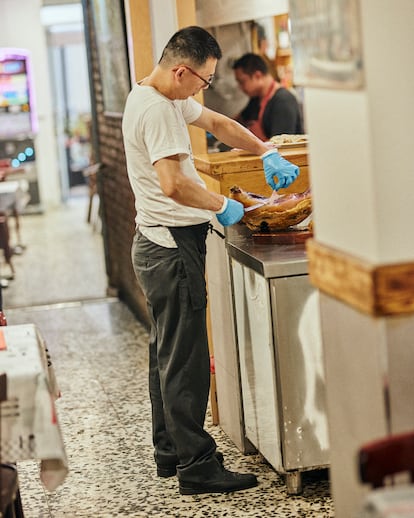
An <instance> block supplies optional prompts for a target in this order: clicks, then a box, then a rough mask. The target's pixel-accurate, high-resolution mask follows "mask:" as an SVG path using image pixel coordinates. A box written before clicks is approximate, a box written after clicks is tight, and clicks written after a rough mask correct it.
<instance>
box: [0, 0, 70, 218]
mask: <svg viewBox="0 0 414 518" xmlns="http://www.w3.org/2000/svg"><path fill="white" fill-rule="evenodd" d="M40 7H41V0H19V1H18V2H16V0H1V13H2V14H1V16H0V47H19V48H25V49H28V50H29V51H30V53H31V57H32V68H33V75H34V83H35V95H36V105H37V111H38V117H39V132H38V135H37V136H36V139H35V146H36V152H37V160H36V166H37V175H38V181H39V189H40V198H41V202H42V204H43V206H44V207H45V208H47V207H49V206H56V205H58V204H59V203H60V186H59V174H58V165H57V153H56V141H55V136H54V127H53V107H52V103H51V98H52V97H51V89H50V82H49V70H48V60H47V49H46V41H45V34H44V31H43V27H42V25H41V23H40Z"/></svg>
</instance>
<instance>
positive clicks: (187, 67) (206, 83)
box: [180, 65, 214, 88]
mask: <svg viewBox="0 0 414 518" xmlns="http://www.w3.org/2000/svg"><path fill="white" fill-rule="evenodd" d="M180 66H181V67H184V68H186V69H187V70H189V71H190V72H191V73H192V74H193V75H194V76H196V77H198V79H201V81H203V83H204V84H205V85H206V88H208V87H209V86H211V83H212V82H213V81H214V74H211V75H210V77H209V78H208V79H204V77H201V76H200V75H199V74H197V72H196V71H195V70H193V69H192V68H191V67H189V66H188V65H180Z"/></svg>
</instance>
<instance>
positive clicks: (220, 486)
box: [179, 468, 257, 495]
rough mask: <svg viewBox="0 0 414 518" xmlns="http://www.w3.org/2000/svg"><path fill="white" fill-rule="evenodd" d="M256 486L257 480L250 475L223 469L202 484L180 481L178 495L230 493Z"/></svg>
mask: <svg viewBox="0 0 414 518" xmlns="http://www.w3.org/2000/svg"><path fill="white" fill-rule="evenodd" d="M255 486H257V478H256V476H255V475H252V474H250V473H233V472H232V471H228V470H227V469H225V468H222V469H221V471H220V472H218V473H216V474H215V475H214V476H213V477H211V478H210V477H209V478H206V480H205V481H204V482H186V481H185V480H180V486H179V488H180V494H182V495H199V494H201V493H231V492H232V491H242V490H243V489H249V488H251V487H255Z"/></svg>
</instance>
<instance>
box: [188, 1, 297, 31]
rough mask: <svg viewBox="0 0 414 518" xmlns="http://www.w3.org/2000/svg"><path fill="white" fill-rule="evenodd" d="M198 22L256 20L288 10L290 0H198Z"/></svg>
mask: <svg viewBox="0 0 414 518" xmlns="http://www.w3.org/2000/svg"><path fill="white" fill-rule="evenodd" d="M196 6H197V7H196V8H197V22H198V23H199V25H201V26H203V27H215V26H218V25H227V24H228V23H238V22H245V21H248V20H256V19H257V18H263V17H265V16H276V15H278V14H283V13H287V12H288V8H289V4H288V0H225V1H223V0H196Z"/></svg>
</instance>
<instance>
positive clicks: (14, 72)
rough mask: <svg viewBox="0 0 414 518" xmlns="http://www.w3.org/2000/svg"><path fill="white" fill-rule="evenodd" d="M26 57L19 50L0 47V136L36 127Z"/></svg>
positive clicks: (20, 132)
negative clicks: (14, 50)
mask: <svg viewBox="0 0 414 518" xmlns="http://www.w3.org/2000/svg"><path fill="white" fill-rule="evenodd" d="M28 60H29V58H28V55H27V54H25V53H24V52H23V51H21V52H20V53H17V52H13V51H12V50H11V49H0V138H1V139H4V138H10V137H15V136H21V135H30V134H32V133H34V132H35V131H36V118H35V113H34V106H33V104H34V103H33V99H32V98H33V96H32V93H33V85H32V79H31V76H30V70H29V61H28Z"/></svg>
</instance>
